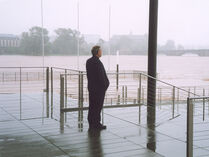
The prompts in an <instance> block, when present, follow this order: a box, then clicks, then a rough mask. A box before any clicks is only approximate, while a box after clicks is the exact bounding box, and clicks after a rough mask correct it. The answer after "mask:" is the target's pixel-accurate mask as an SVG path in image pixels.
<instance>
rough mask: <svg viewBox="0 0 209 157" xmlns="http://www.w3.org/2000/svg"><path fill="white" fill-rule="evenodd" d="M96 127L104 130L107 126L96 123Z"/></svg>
mask: <svg viewBox="0 0 209 157" xmlns="http://www.w3.org/2000/svg"><path fill="white" fill-rule="evenodd" d="M98 128H99V129H101V130H104V129H107V126H106V125H102V124H99V125H98Z"/></svg>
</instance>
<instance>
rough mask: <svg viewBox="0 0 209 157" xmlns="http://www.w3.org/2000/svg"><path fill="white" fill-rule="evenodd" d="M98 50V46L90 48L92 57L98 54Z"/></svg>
mask: <svg viewBox="0 0 209 157" xmlns="http://www.w3.org/2000/svg"><path fill="white" fill-rule="evenodd" d="M99 49H100V46H98V45H96V46H94V47H92V49H91V53H92V55H93V56H96V55H97V54H98V52H99Z"/></svg>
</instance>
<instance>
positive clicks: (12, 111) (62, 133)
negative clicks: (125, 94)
mask: <svg viewBox="0 0 209 157" xmlns="http://www.w3.org/2000/svg"><path fill="white" fill-rule="evenodd" d="M45 96H46V95H45ZM39 98H40V99H39ZM41 98H42V94H40V95H35V94H32V95H29V96H26V95H25V96H23V100H22V108H21V110H22V111H21V112H20V107H19V103H18V101H19V99H18V96H17V95H15V94H10V95H0V100H1V101H0V157H27V156H30V157H33V156H34V157H42V156H43V157H67V156H68V157H69V156H77V157H106V156H107V157H115V156H120V157H123V156H124V157H125V156H133V157H134V156H140V157H161V156H166V157H172V156H175V157H176V156H178V157H181V156H182V157H183V156H186V143H185V139H186V132H185V124H184V121H185V114H184V116H183V113H185V109H182V112H181V111H180V112H181V114H182V116H179V117H178V118H176V119H173V120H170V121H163V123H161V124H160V125H157V126H156V127H155V125H145V123H143V118H144V117H143V116H145V117H146V114H145V113H143V107H142V117H141V118H142V123H141V124H140V125H139V124H138V121H137V119H138V116H137V112H135V111H136V109H135V108H132V109H127V108H126V109H106V110H104V116H105V117H104V123H105V124H106V125H107V130H102V131H98V130H93V131H92V130H88V123H87V121H86V118H87V111H82V112H81V111H79V112H78V111H77V112H70V113H59V103H55V102H54V105H52V104H51V103H47V101H48V100H47V96H46V97H45V98H44V100H45V101H46V103H44V106H43V103H42V102H41V101H39V100H41ZM52 111H53V112H52ZM20 113H21V114H22V115H21V117H22V119H20ZM164 115H165V114H164ZM162 119H163V118H162ZM152 124H154V123H152ZM205 127H207V126H205ZM196 131H198V129H196ZM199 134H200V135H199V136H198V137H197V139H195V140H196V141H194V142H195V144H197V143H198V142H199V141H198V140H199V139H200V138H201V137H203V135H202V133H199ZM204 136H206V137H207V134H205V135H204ZM200 144H201V145H202V146H204V147H205V149H199V148H196V149H195V150H194V156H199V155H205V156H207V155H208V154H209V139H207V138H205V141H204V142H201V143H200ZM207 148H208V149H207Z"/></svg>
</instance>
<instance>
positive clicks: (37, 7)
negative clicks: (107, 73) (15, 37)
mask: <svg viewBox="0 0 209 157" xmlns="http://www.w3.org/2000/svg"><path fill="white" fill-rule="evenodd" d="M77 4H78V3H77V0H59V1H58V0H43V13H44V27H45V28H47V29H48V30H49V34H50V35H51V36H53V35H54V30H55V29H57V28H61V27H64V28H72V29H77V28H78V27H77V23H78V21H77V19H78V18H77V17H78V16H77V15H78V14H77ZM109 6H111V16H110V17H111V18H110V21H111V25H110V36H112V35H115V34H129V33H132V34H142V35H143V34H147V33H148V17H149V0H109V1H108V0H80V1H79V31H80V32H81V33H82V34H98V35H100V36H101V38H103V39H104V40H108V37H109ZM208 8H209V1H208V0H159V15H158V42H159V43H161V44H164V43H165V42H166V41H167V40H169V39H171V40H175V42H176V43H177V44H182V45H183V46H185V47H188V48H209V42H208V41H209V29H208V28H209V20H208V15H209V9H208ZM0 19H1V25H0V34H21V33H22V32H23V31H28V29H29V28H31V27H32V26H41V0H0Z"/></svg>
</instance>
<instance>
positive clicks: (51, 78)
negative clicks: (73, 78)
mask: <svg viewBox="0 0 209 157" xmlns="http://www.w3.org/2000/svg"><path fill="white" fill-rule="evenodd" d="M51 93H53V68H51Z"/></svg>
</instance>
